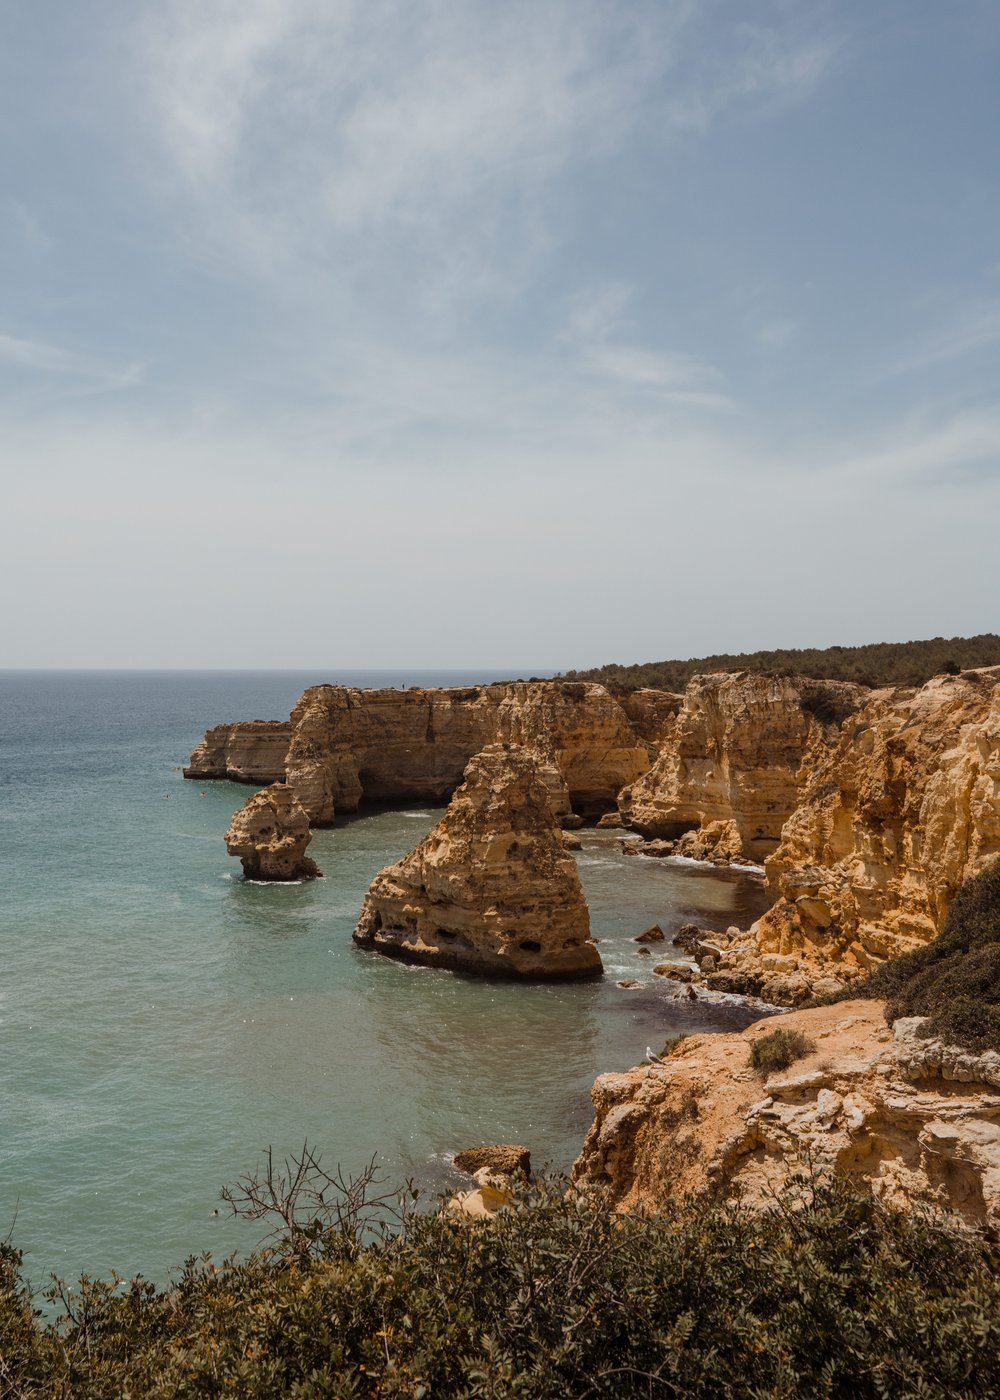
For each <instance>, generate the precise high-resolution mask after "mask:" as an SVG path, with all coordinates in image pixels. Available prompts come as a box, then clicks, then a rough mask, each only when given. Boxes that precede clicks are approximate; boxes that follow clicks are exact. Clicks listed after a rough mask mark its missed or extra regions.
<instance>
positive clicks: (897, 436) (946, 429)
mask: <svg viewBox="0 0 1000 1400" xmlns="http://www.w3.org/2000/svg"><path fill="white" fill-rule="evenodd" d="M989 463H994V464H995V465H996V468H997V474H998V475H1000V409H994V408H984V409H979V410H973V411H969V412H965V413H960V414H956V415H955V416H954V417H952V418H949V419H945V420H944V421H943V422H942V421H934V420H933V419H929V418H928V419H925V420H924V421H921V422H912V421H910V422H906V423H902V424H900V425H898V426H897V427H896V428H895V429H894V430H892V431H890V432H887V433H886V434H884V436H883V441H882V444H881V445H880V446H879V447H878V448H877V449H876V450H874V451H868V452H861V453H856V454H845V455H844V456H841V457H838V458H835V459H834V460H833V463H832V465H833V467H834V469H835V470H837V471H840V472H842V473H844V474H845V475H846V474H849V475H852V476H862V477H867V478H872V477H878V478H887V477H888V478H903V477H916V476H922V475H933V476H935V477H941V476H945V475H947V474H948V473H949V472H955V471H958V470H961V469H964V468H969V467H977V466H981V465H983V464H989Z"/></svg>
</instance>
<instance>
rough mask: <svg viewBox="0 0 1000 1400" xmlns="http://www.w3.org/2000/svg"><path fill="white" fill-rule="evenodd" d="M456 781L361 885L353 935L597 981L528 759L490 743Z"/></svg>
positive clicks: (566, 868)
mask: <svg viewBox="0 0 1000 1400" xmlns="http://www.w3.org/2000/svg"><path fill="white" fill-rule="evenodd" d="M464 777H465V781H464V783H463V784H462V786H461V787H460V788H459V789H458V791H457V792H456V793H455V795H454V797H453V798H452V800H451V804H450V805H449V807H448V810H447V812H446V813H445V815H444V817H443V818H442V819H441V821H440V822H439V823H438V825H437V826H436V827H435V828H434V830H433V831H432V832H431V833H430V834H429V835H428V836H427V837H425V838H424V840H423V841H421V842H420V844H419V845H418V846H416V847H415V848H414V850H412V851H411V852H410V854H409V855H407V856H404V858H403V859H402V860H401V861H398V862H397V863H396V864H395V865H390V866H388V867H386V869H385V870H383V871H381V872H380V873H379V874H378V875H376V877H375V879H374V880H373V881H372V885H371V888H370V889H369V891H368V894H367V896H366V898H365V902H364V905H363V906H362V910H361V916H360V919H359V920H358V925H357V928H356V929H355V931H354V940H355V942H356V943H357V944H359V945H360V946H361V947H366V948H373V949H376V950H377V951H378V952H381V953H386V954H388V955H389V956H390V957H396V958H402V959H403V960H405V961H410V962H418V963H426V964H428V965H430V966H434V967H445V968H452V969H455V970H459V971H463V972H471V973H476V974H479V975H483V976H500V977H521V978H558V977H594V976H599V975H600V974H601V971H602V967H601V959H600V955H599V954H598V951H597V947H596V945H595V944H594V942H593V941H592V939H591V937H590V916H589V913H588V910H587V905H586V901H585V900H584V897H583V891H582V889H581V887H580V879H579V876H578V875H577V871H576V864H575V862H574V860H573V857H572V856H571V855H568V854H567V853H566V851H565V850H564V849H563V844H562V837H561V834H560V829H559V825H558V822H557V820H556V817H555V814H554V813H553V811H552V808H551V806H550V805H549V800H548V790H547V787H546V784H545V781H544V779H543V776H542V772H541V767H540V764H539V761H538V759H537V758H536V756H535V755H534V754H533V753H532V752H531V751H530V750H528V749H525V748H522V747H520V746H518V745H514V744H493V745H490V746H489V747H487V748H486V749H484V750H483V752H482V753H480V754H478V755H477V756H476V757H475V758H473V759H472V760H471V762H470V763H469V764H468V766H467V767H466V770H465V775H464Z"/></svg>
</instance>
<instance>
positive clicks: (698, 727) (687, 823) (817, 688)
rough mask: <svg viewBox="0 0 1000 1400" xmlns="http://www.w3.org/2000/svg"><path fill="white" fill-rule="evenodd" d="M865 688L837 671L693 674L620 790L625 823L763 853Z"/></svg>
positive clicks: (726, 851)
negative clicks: (829, 677)
mask: <svg viewBox="0 0 1000 1400" xmlns="http://www.w3.org/2000/svg"><path fill="white" fill-rule="evenodd" d="M866 694H867V692H866V691H865V690H864V689H863V688H862V687H860V686H856V685H850V684H848V683H846V682H840V681H811V680H806V679H804V678H802V677H771V676H760V675H752V674H750V673H748V672H738V673H735V674H730V673H720V674H718V675H709V676H695V677H694V678H693V679H692V681H691V683H690V684H689V686H688V688H687V690H686V691H685V693H684V696H683V702H682V704H681V705H680V708H679V710H678V713H677V716H676V718H675V719H674V721H673V725H672V728H671V729H669V730H666V731H665V732H664V735H663V741H662V748H661V750H660V754H659V757H658V759H657V761H656V763H655V764H654V765H653V767H652V768H651V769H650V771H649V772H648V773H646V774H645V775H644V776H643V777H642V778H640V780H639V781H638V782H635V783H633V784H632V785H631V787H630V788H628V789H626V790H625V791H624V792H622V794H621V796H620V798H619V805H620V807H621V810H622V815H623V818H624V819H625V822H626V824H627V825H628V826H630V827H631V828H632V829H633V830H635V831H638V832H640V833H641V834H642V835H643V836H647V837H661V838H667V839H674V838H677V837H681V836H682V835H684V834H685V833H687V832H695V833H696V837H697V839H698V841H699V843H700V844H701V846H703V847H704V849H705V852H706V853H708V854H712V853H715V852H716V851H718V853H719V854H721V855H723V856H725V858H727V859H732V858H734V857H736V856H743V857H748V858H750V859H752V860H763V859H764V858H765V857H767V856H769V855H771V854H772V853H773V852H774V850H775V848H776V846H777V845H778V842H779V840H780V838H781V829H782V827H783V825H784V823H785V822H786V821H787V820H788V818H789V816H790V815H791V813H792V812H793V811H794V809H795V807H796V806H797V804H798V802H799V800H800V796H801V794H802V792H803V790H804V789H805V787H806V786H807V785H808V783H809V781H810V778H811V776H812V774H813V772H814V770H815V767H816V765H817V763H819V762H820V761H821V759H822V758H823V757H824V756H825V754H826V753H827V751H828V749H829V748H830V747H831V746H832V745H833V744H834V743H836V739H837V735H838V732H839V725H840V723H841V721H842V720H843V719H844V717H845V716H846V715H847V714H849V713H850V712H851V711H852V710H853V709H855V708H856V707H857V706H858V705H859V704H860V703H861V701H862V699H863V697H864V696H865V695H866Z"/></svg>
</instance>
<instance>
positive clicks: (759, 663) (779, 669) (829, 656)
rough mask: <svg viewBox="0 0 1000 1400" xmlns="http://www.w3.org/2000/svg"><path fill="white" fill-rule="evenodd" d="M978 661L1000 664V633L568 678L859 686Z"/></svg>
mask: <svg viewBox="0 0 1000 1400" xmlns="http://www.w3.org/2000/svg"><path fill="white" fill-rule="evenodd" d="M975 666H1000V636H997V634H996V633H995V632H983V633H982V634H980V635H979V636H977V637H932V638H931V639H930V640H929V641H923V642H872V643H870V644H869V645H868V646H860V647H823V648H817V647H807V648H803V649H796V648H778V649H777V650H775V651H751V652H739V653H736V654H733V655H719V656H696V657H692V658H691V659H689V660H687V661H647V662H643V663H639V662H634V663H633V664H632V665H630V666H622V665H617V664H615V663H612V664H609V665H607V666H596V667H594V668H592V669H591V670H589V671H567V672H566V673H565V679H567V680H580V681H600V682H602V683H603V684H604V685H606V686H608V687H609V688H610V689H612V690H619V691H621V690H638V689H639V687H640V686H653V687H654V688H655V689H658V690H683V689H684V687H685V686H686V685H687V683H688V681H689V680H690V679H691V677H692V676H698V675H706V674H709V673H711V672H713V671H754V672H757V673H758V674H761V675H789V676H790V675H799V676H812V677H814V678H815V679H817V680H831V681H855V682H856V683H858V684H859V685H867V686H882V685H914V686H917V685H923V684H924V683H925V682H926V681H929V680H930V678H931V677H932V676H936V675H940V674H942V673H949V672H950V673H951V674H953V675H954V674H956V673H957V672H958V671H967V670H969V669H970V668H972V667H975Z"/></svg>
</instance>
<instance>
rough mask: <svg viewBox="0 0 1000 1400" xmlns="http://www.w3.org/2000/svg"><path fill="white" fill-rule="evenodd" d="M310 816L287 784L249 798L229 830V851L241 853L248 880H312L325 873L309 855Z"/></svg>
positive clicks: (230, 824) (268, 788) (281, 784)
mask: <svg viewBox="0 0 1000 1400" xmlns="http://www.w3.org/2000/svg"><path fill="white" fill-rule="evenodd" d="M311 840H312V832H311V831H310V830H309V817H308V815H307V813H306V811H305V808H304V807H302V806H301V804H300V803H298V802H296V800H295V798H294V797H293V796H292V794H291V791H290V790H289V789H288V788H287V787H286V786H285V784H284V783H272V784H271V786H270V787H266V788H264V789H263V790H262V791H261V792H255V793H254V795H253V796H252V797H249V798H247V800H246V802H245V803H244V804H243V806H242V807H241V808H240V810H239V811H238V812H236V813H234V815H233V819H232V821H231V822H230V823H229V830H228V831H227V832H226V850H227V851H228V852H229V854H230V855H231V856H239V858H240V860H241V861H242V863H243V874H244V875H245V876H246V878H247V879H248V880H275V881H280V880H302V879H312V878H313V877H314V876H316V875H320V874H321V873H322V872H321V871H320V869H319V867H318V866H317V864H316V862H315V861H314V860H311V859H310V858H309V856H307V855H306V853H305V851H306V847H307V846H308V845H309V842H310V841H311Z"/></svg>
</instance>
